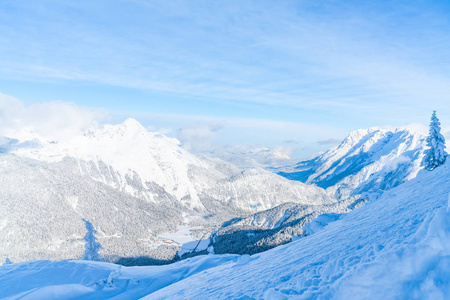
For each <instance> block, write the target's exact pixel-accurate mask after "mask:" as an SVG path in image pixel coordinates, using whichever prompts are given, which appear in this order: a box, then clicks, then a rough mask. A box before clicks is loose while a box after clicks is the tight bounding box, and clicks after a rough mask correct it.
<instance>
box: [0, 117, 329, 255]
mask: <svg viewBox="0 0 450 300" xmlns="http://www.w3.org/2000/svg"><path fill="white" fill-rule="evenodd" d="M2 141H3V147H0V149H2V151H1V152H2V153H0V166H1V168H0V186H2V189H0V224H2V225H0V228H3V229H4V230H5V232H7V234H5V235H0V260H3V259H5V257H10V258H11V259H12V260H13V261H16V262H17V261H25V260H30V259H67V258H71V259H75V258H80V257H81V254H82V251H83V241H82V240H81V237H82V236H83V235H84V232H85V229H84V225H83V222H82V218H84V219H86V220H88V221H90V222H91V223H92V224H93V225H94V227H95V229H96V230H97V231H98V238H99V241H100V243H101V244H102V245H103V249H102V250H101V251H102V252H101V254H102V255H104V256H105V257H107V259H108V260H109V261H116V260H117V259H120V258H123V257H139V256H145V257H151V258H157V259H160V260H162V261H165V262H167V261H171V260H172V259H173V258H174V255H175V254H176V252H177V250H178V249H176V248H177V247H178V248H179V247H180V245H179V243H177V242H176V241H168V240H167V239H164V238H159V237H158V236H159V235H160V234H161V233H164V232H176V231H178V227H179V226H190V227H196V226H205V227H211V226H214V225H216V224H220V223H221V222H223V221H225V220H228V219H231V218H234V217H240V216H245V215H247V214H250V213H252V212H257V211H261V210H264V209H269V208H272V207H274V206H276V205H279V204H282V203H285V202H296V203H302V204H327V203H333V202H335V200H334V199H333V198H331V197H329V196H328V195H327V194H326V193H325V191H324V190H323V189H321V188H318V187H316V186H312V185H306V184H303V183H301V182H292V181H289V180H287V179H285V178H283V177H281V176H278V175H276V174H273V173H271V172H268V171H265V170H262V169H255V170H247V171H242V170H240V169H239V168H237V167H235V166H233V165H231V164H229V163H226V162H224V161H222V160H220V159H212V158H202V157H197V156H195V155H193V154H191V153H189V152H188V151H186V150H184V149H183V148H181V147H180V144H179V142H178V141H177V140H176V139H172V138H168V137H165V136H163V135H161V134H158V133H152V132H148V131H147V130H146V129H145V128H143V127H142V126H141V125H140V124H139V123H138V122H137V121H135V120H132V119H128V120H127V121H125V122H124V123H123V124H119V125H114V126H113V125H106V126H104V128H101V129H98V130H91V131H88V132H86V133H85V134H84V135H81V136H77V137H75V138H72V139H70V140H66V141H46V140H42V139H40V138H39V137H38V136H36V137H35V138H34V139H32V140H30V141H22V140H19V139H12V138H9V139H6V138H5V139H2V140H1V141H0V142H2ZM61 224H62V225H61ZM195 232H198V233H199V236H198V237H201V236H202V231H201V230H198V231H195ZM195 238H197V236H196V237H195Z"/></svg>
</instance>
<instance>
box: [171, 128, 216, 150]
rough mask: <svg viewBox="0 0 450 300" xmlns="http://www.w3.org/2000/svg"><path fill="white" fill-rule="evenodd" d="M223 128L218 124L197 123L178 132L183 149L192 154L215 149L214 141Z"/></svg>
mask: <svg viewBox="0 0 450 300" xmlns="http://www.w3.org/2000/svg"><path fill="white" fill-rule="evenodd" d="M221 128H222V125H220V124H218V123H195V124H190V125H188V126H186V127H183V128H181V129H179V130H178V132H177V138H178V140H179V141H180V142H181V143H182V144H183V147H184V148H186V149H188V150H190V151H192V152H207V151H212V150H214V149H215V145H214V139H215V138H216V136H217V131H218V130H220V129H221Z"/></svg>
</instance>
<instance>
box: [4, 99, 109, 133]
mask: <svg viewBox="0 0 450 300" xmlns="http://www.w3.org/2000/svg"><path fill="white" fill-rule="evenodd" d="M105 115H106V113H105V112H103V111H99V110H91V109H86V108H82V107H79V106H77V105H75V104H73V103H67V102H62V101H53V102H44V103H36V104H31V105H26V104H24V103H23V102H21V101H20V100H18V99H16V98H13V97H11V96H8V95H4V94H1V93H0V135H3V136H7V137H12V138H17V139H19V140H21V141H25V140H30V139H33V138H42V139H47V140H56V141H60V140H65V139H68V138H71V137H73V136H75V135H78V134H81V133H82V132H83V131H85V130H87V129H89V128H95V127H97V126H98V124H99V121H101V120H102V119H103V118H104V117H105Z"/></svg>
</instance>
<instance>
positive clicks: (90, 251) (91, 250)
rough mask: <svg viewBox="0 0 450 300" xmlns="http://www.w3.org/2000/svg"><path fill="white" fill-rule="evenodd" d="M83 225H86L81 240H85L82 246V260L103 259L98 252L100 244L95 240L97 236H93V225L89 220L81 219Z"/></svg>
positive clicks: (94, 231)
mask: <svg viewBox="0 0 450 300" xmlns="http://www.w3.org/2000/svg"><path fill="white" fill-rule="evenodd" d="M83 221H84V223H85V225H86V230H87V232H86V235H85V236H84V238H83V240H85V241H86V245H85V246H84V248H85V250H84V257H83V259H84V260H97V261H101V260H103V259H102V258H101V256H100V254H98V250H100V248H102V245H100V243H99V242H98V241H97V238H96V237H95V234H96V233H97V231H96V230H95V229H94V226H93V225H92V224H91V222H89V221H86V220H85V219H83Z"/></svg>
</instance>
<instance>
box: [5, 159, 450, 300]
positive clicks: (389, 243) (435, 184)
mask: <svg viewBox="0 0 450 300" xmlns="http://www.w3.org/2000/svg"><path fill="white" fill-rule="evenodd" d="M449 167H450V166H449V163H447V164H446V165H444V166H441V167H439V168H438V169H436V170H435V171H433V172H427V171H424V172H421V173H420V174H419V175H418V177H417V178H416V179H413V180H411V181H409V182H406V183H404V184H402V185H400V186H398V187H396V188H394V189H392V190H389V191H387V192H385V193H384V194H383V195H382V196H381V197H380V198H379V199H378V200H374V201H372V202H370V203H368V204H366V205H365V206H363V207H361V208H359V209H357V210H355V211H353V212H350V213H348V214H346V215H343V216H342V217H341V218H340V219H338V220H337V221H334V222H330V223H328V224H327V225H325V226H324V227H323V229H319V230H318V231H317V232H316V233H314V234H312V235H310V236H307V237H305V238H300V239H298V240H296V241H294V242H292V243H289V244H287V245H284V246H280V247H277V248H274V249H272V250H269V251H267V252H264V253H260V254H256V255H253V256H248V255H243V256H237V255H207V256H201V257H195V258H191V259H188V260H185V261H181V262H178V263H175V264H171V265H167V266H152V267H128V268H127V267H120V266H117V265H113V264H108V263H95V262H85V261H60V262H49V261H34V262H27V263H18V264H11V265H4V266H2V267H0V294H1V295H3V297H6V299H58V298H61V297H64V298H66V299H87V298H89V299H105V298H112V299H137V298H140V297H144V296H146V295H147V297H145V298H144V299H290V298H293V299H446V296H448V295H449V294H450V283H449V281H450V280H449V279H450V208H449V203H448V201H449V200H448V197H449V196H448V195H449V192H450V183H449V178H450V171H449Z"/></svg>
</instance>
